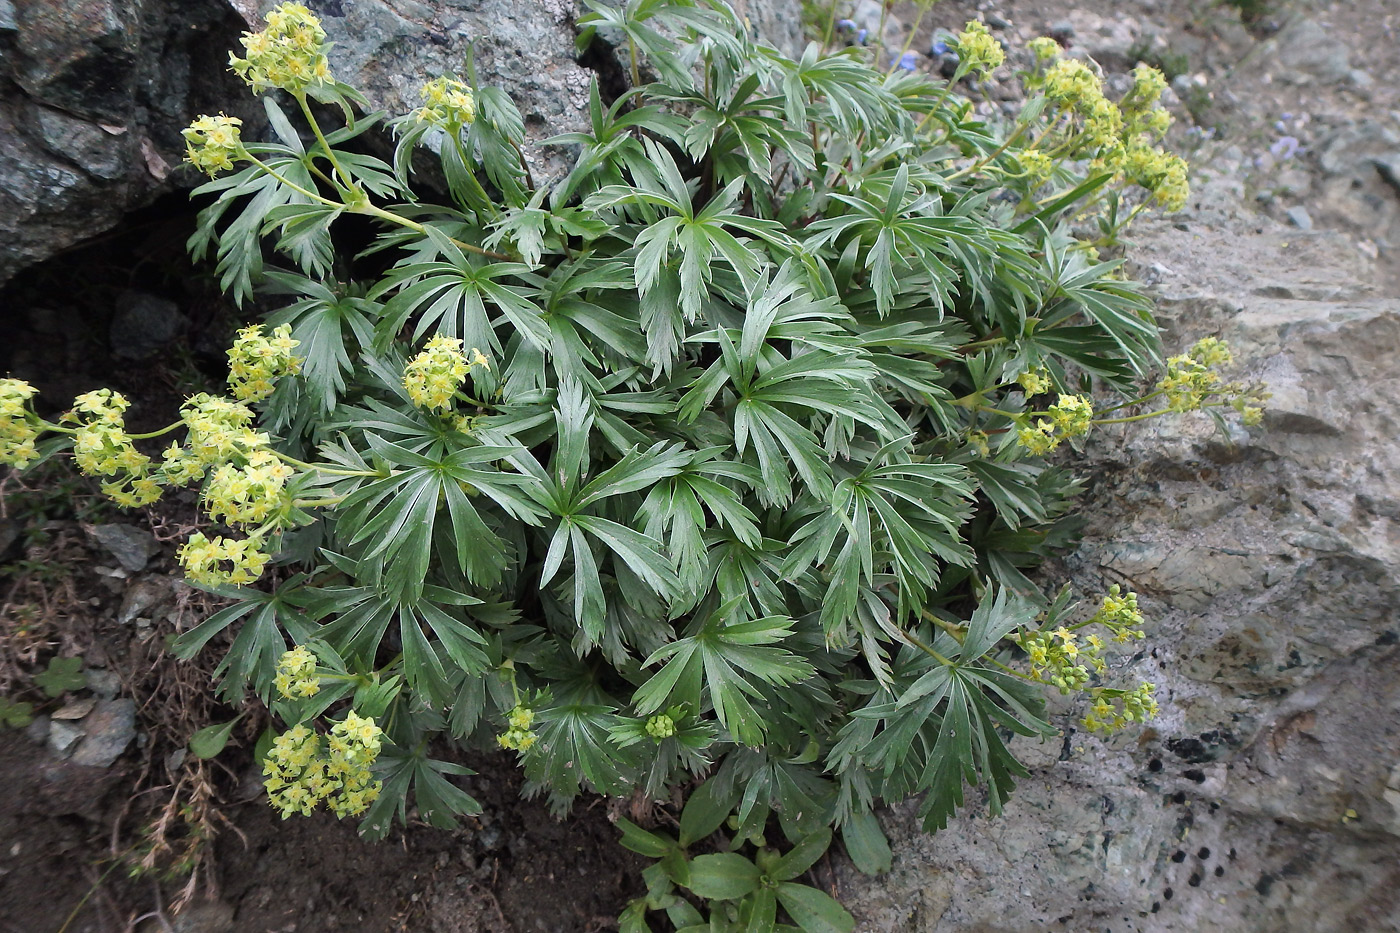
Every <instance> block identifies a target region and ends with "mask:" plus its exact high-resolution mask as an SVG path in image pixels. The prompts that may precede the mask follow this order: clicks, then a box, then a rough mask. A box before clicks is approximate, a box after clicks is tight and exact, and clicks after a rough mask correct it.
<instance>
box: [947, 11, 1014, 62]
mask: <svg viewBox="0 0 1400 933" xmlns="http://www.w3.org/2000/svg"><path fill="white" fill-rule="evenodd" d="M957 49H958V58H960V59H961V60H962V63H963V65H965V66H966V67H967V68H968V70H969V71H978V72H984V73H985V72H988V71H994V70H996V69H997V68H998V67H1000V66H1001V63H1002V62H1003V61H1005V60H1006V53H1005V52H1004V51H1003V50H1002V47H1001V43H1000V42H998V41H997V40H996V39H995V38H994V37H993V36H992V34H991V33H990V32H988V31H987V27H986V25H985V24H983V23H980V22H978V21H976V20H972V21H970V22H969V23H968V24H967V26H966V27H964V29H963V31H962V32H961V33H959V34H958V39H957Z"/></svg>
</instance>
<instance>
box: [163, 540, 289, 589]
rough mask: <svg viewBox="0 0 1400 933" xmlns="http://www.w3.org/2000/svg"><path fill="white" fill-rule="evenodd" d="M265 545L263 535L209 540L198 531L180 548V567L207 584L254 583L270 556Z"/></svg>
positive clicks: (188, 575) (196, 579)
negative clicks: (240, 538) (264, 549)
mask: <svg viewBox="0 0 1400 933" xmlns="http://www.w3.org/2000/svg"><path fill="white" fill-rule="evenodd" d="M262 546H263V540H262V537H261V536H260V535H251V536H250V537H247V538H243V539H242V540H239V539H236V538H225V537H222V536H220V537H216V538H214V540H212V541H210V540H209V539H208V538H206V537H205V536H204V533H203V532H198V531H197V532H195V533H194V534H192V535H190V537H189V540H187V541H186V542H185V543H184V544H183V545H182V546H181V547H180V553H179V559H180V566H181V567H183V568H184V570H185V576H187V577H189V578H190V579H191V580H193V581H194V582H195V583H200V584H203V585H204V586H218V585H219V584H222V583H237V584H241V583H252V582H254V581H255V580H257V579H258V577H260V576H262V572H263V568H264V567H266V566H267V562H268V559H269V555H268V554H267V553H266V552H265V551H263V550H262ZM226 565H227V566H226Z"/></svg>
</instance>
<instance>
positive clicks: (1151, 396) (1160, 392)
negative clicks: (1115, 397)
mask: <svg viewBox="0 0 1400 933" xmlns="http://www.w3.org/2000/svg"><path fill="white" fill-rule="evenodd" d="M1166 394H1167V390H1166V389H1158V390H1157V391H1156V392H1152V393H1149V394H1148V395H1144V396H1143V397H1142V398H1135V399H1129V400H1128V401H1126V402H1119V403H1118V404H1117V405H1114V406H1113V407H1112V408H1105V409H1104V410H1103V411H1101V412H1099V414H1101V415H1106V414H1108V413H1109V412H1112V411H1117V410H1118V409H1120V408H1128V407H1130V406H1132V405H1141V404H1142V403H1143V402H1150V401H1152V400H1153V399H1154V398H1157V397H1158V396H1159V395H1166Z"/></svg>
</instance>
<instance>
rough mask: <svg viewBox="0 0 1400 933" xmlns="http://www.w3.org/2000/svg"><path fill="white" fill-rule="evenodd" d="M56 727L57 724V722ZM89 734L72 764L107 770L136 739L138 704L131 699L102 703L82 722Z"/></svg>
mask: <svg viewBox="0 0 1400 933" xmlns="http://www.w3.org/2000/svg"><path fill="white" fill-rule="evenodd" d="M54 726H55V728H56V727H57V726H58V723H57V722H55V723H54ZM83 730H84V731H85V733H86V735H85V736H84V738H83V741H82V744H81V745H79V746H78V747H77V749H76V750H74V752H73V758H72V760H73V763H74V764H78V765H85V766H87V767H92V768H106V767H108V766H109V765H111V764H112V762H114V761H116V760H117V758H118V757H120V755H121V753H122V752H124V751H126V747H127V746H128V745H130V744H131V740H132V739H134V738H136V703H135V702H134V701H132V700H131V699H129V698H125V697H124V698H122V699H117V700H103V701H101V702H100V703H98V704H97V708H96V709H94V710H93V711H92V712H91V713H90V714H88V717H87V718H86V719H84V720H83Z"/></svg>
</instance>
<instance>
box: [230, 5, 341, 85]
mask: <svg viewBox="0 0 1400 933" xmlns="http://www.w3.org/2000/svg"><path fill="white" fill-rule="evenodd" d="M266 22H267V27H266V28H265V29H263V30H262V31H261V32H247V33H244V34H243V39H242V43H243V51H244V57H243V58H239V57H238V56H237V55H230V56H229V67H230V68H232V69H233V70H234V71H235V72H237V73H238V75H239V77H241V78H242V79H243V80H244V81H246V82H247V83H248V86H249V87H251V88H252V89H253V93H255V94H261V93H262V92H263V91H265V90H267V89H268V88H274V87H278V88H282V89H283V90H285V91H290V92H292V93H293V94H300V93H302V92H303V91H305V90H306V88H308V87H312V86H314V85H318V84H323V83H325V82H328V81H329V80H330V66H329V65H328V64H327V62H326V53H325V49H326V31H325V30H324V29H322V28H321V21H320V20H319V19H317V18H316V16H315V14H313V13H312V12H311V11H310V10H308V9H307V8H306V7H305V6H303V5H302V4H300V3H283V4H281V5H280V6H278V7H277V8H276V9H274V10H273V11H272V12H270V13H268V14H267V16H266Z"/></svg>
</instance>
